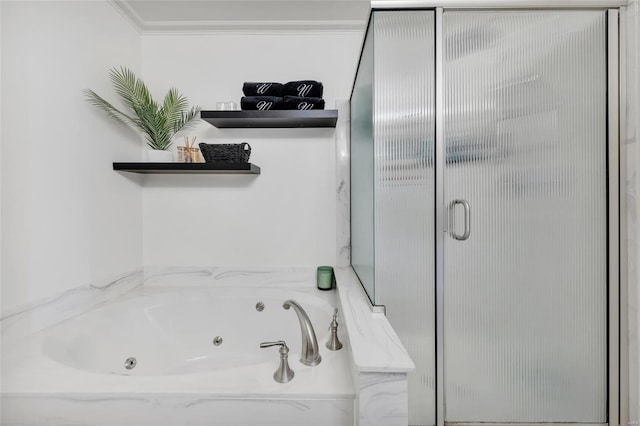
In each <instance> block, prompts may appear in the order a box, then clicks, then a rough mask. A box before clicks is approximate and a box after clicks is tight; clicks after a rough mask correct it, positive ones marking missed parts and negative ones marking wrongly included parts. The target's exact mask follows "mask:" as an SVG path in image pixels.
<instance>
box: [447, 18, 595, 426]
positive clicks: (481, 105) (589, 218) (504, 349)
mask: <svg viewBox="0 0 640 426" xmlns="http://www.w3.org/2000/svg"><path fill="white" fill-rule="evenodd" d="M605 30H606V26H605V12H603V11H553V12H533V11H519V12H486V13H485V12H456V11H452V12H447V11H445V12H444V15H443V41H442V42H443V44H442V45H443V61H444V62H443V105H444V144H445V153H446V160H445V169H444V200H445V203H446V204H447V207H446V208H447V209H448V214H449V220H448V236H446V237H445V251H444V262H445V267H444V331H445V332H444V378H445V379H444V390H445V404H446V410H445V421H447V422H470V423H478V422H579V423H604V422H606V421H607V414H606V413H607V411H606V402H607V393H606V389H607V333H606V327H607V209H606V206H607V189H606V188H607V186H606V185H607V166H606V164H607V143H606V141H607V134H606V118H607V111H606V105H607V92H606V88H607V86H606V84H607V75H606V37H605V34H606V31H605Z"/></svg>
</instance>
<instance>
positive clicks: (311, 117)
mask: <svg viewBox="0 0 640 426" xmlns="http://www.w3.org/2000/svg"><path fill="white" fill-rule="evenodd" d="M200 117H201V118H202V119H203V120H204V121H206V122H208V123H209V124H211V125H213V126H215V127H218V128H234V129H239V128H249V127H254V128H291V127H336V122H337V121H338V110H335V109H322V110H320V109H317V110H313V109H312V110H308V111H299V110H278V111H200Z"/></svg>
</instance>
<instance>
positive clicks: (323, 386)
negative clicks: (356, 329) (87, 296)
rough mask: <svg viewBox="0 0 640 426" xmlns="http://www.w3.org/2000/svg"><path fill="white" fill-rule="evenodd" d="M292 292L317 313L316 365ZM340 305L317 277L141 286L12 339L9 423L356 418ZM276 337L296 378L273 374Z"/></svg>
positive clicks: (6, 351)
mask: <svg viewBox="0 0 640 426" xmlns="http://www.w3.org/2000/svg"><path fill="white" fill-rule="evenodd" d="M267 287H268V286H267ZM286 299H294V300H296V301H297V302H299V303H300V305H301V306H302V307H303V308H304V309H305V311H306V312H307V314H308V315H309V317H310V319H311V321H312V323H313V326H314V328H315V331H316V334H317V337H318V342H319V347H320V351H321V355H322V362H321V363H320V365H318V366H316V367H308V366H305V365H302V364H301V363H300V362H299V357H300V349H301V332H300V326H299V323H298V318H297V316H296V314H295V312H294V311H293V310H285V309H283V307H282V303H283V302H284V300H286ZM257 303H262V304H263V305H264V309H263V310H262V311H258V310H257V309H256V304H257ZM334 306H337V300H336V295H335V292H320V291H318V290H316V289H315V288H314V287H313V286H312V285H311V284H304V285H299V286H297V287H292V286H288V287H284V288H273V286H271V287H268V288H263V287H260V286H250V287H241V288H237V287H224V286H223V287H201V286H194V287H188V288H183V287H180V288H177V287H153V286H152V287H141V288H138V289H136V290H133V291H130V292H128V293H126V294H125V295H124V296H121V297H119V298H117V299H116V300H114V301H111V302H109V303H106V304H104V305H102V306H100V307H98V308H96V309H92V310H90V311H88V312H86V313H84V314H81V315H78V316H75V317H73V318H70V319H68V320H66V321H63V322H61V323H59V324H56V325H54V326H52V327H50V328H47V329H45V330H42V331H40V332H38V333H36V334H34V335H32V336H30V337H29V338H26V339H23V340H22V341H20V342H15V343H12V344H10V345H4V347H3V359H2V424H3V425H27V424H30V425H31V424H34V425H35V424H37V425H49V424H83V425H114V426H115V425H156V426H158V425H176V426H177V425H187V424H188V425H205V424H206V425H253V424H255V425H271V424H273V425H288V424H291V425H352V424H353V416H354V389H353V385H352V380H351V371H350V356H349V350H350V349H349V341H348V339H347V337H346V334H345V330H344V329H341V330H340V334H339V335H340V338H341V340H342V341H343V343H344V344H345V347H344V348H343V349H342V350H340V351H335V352H334V351H329V350H328V349H326V347H325V342H326V341H327V339H328V337H329V334H328V326H329V324H330V321H331V315H332V313H333V308H334ZM216 337H219V338H220V339H221V344H219V345H214V344H213V340H214V338H216ZM273 340H285V341H286V342H287V344H288V345H289V348H290V353H289V362H290V366H291V368H292V369H293V370H294V371H295V377H294V378H293V380H292V381H291V382H289V383H286V384H280V383H276V382H275V381H274V380H273V377H272V375H273V372H274V371H275V370H276V368H277V367H278V363H279V354H278V350H277V348H273V347H272V348H267V349H260V348H259V344H260V343H261V342H264V341H273ZM131 357H133V358H135V359H136V365H135V367H134V368H132V369H127V368H125V360H127V359H128V358H131Z"/></svg>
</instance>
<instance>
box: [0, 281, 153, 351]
mask: <svg viewBox="0 0 640 426" xmlns="http://www.w3.org/2000/svg"><path fill="white" fill-rule="evenodd" d="M142 282H143V273H142V270H141V269H140V270H135V271H130V272H127V273H124V274H122V275H119V276H117V277H112V278H109V279H104V280H102V281H97V282H93V283H90V284H88V285H83V286H80V287H76V288H73V289H71V290H67V291H65V292H63V293H60V294H57V295H55V296H52V297H48V298H46V299H42V300H40V301H38V302H35V303H30V304H28V305H25V306H21V307H19V308H16V309H14V310H11V311H8V312H2V317H1V318H0V326H1V328H2V343H3V344H4V345H3V348H4V347H6V345H7V344H10V343H11V342H13V341H14V340H17V339H21V338H24V337H25V336H28V335H30V334H32V333H35V332H38V331H40V330H42V329H44V328H47V327H49V326H52V325H54V324H57V323H59V322H61V321H64V320H66V319H68V318H71V317H73V316H76V315H79V314H81V313H83V312H86V311H87V310H89V309H91V308H92V307H95V306H98V305H100V304H102V303H105V302H108V301H109V300H113V299H115V298H117V297H119V296H121V295H122V294H125V293H127V292H129V291H131V290H133V289H135V288H138V287H140V286H141V285H142Z"/></svg>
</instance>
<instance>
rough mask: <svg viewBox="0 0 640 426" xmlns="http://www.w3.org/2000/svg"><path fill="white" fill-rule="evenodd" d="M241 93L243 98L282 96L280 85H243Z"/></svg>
mask: <svg viewBox="0 0 640 426" xmlns="http://www.w3.org/2000/svg"><path fill="white" fill-rule="evenodd" d="M242 93H244V95H245V96H278V97H282V96H283V86H282V84H281V83H244V84H243V85H242Z"/></svg>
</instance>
